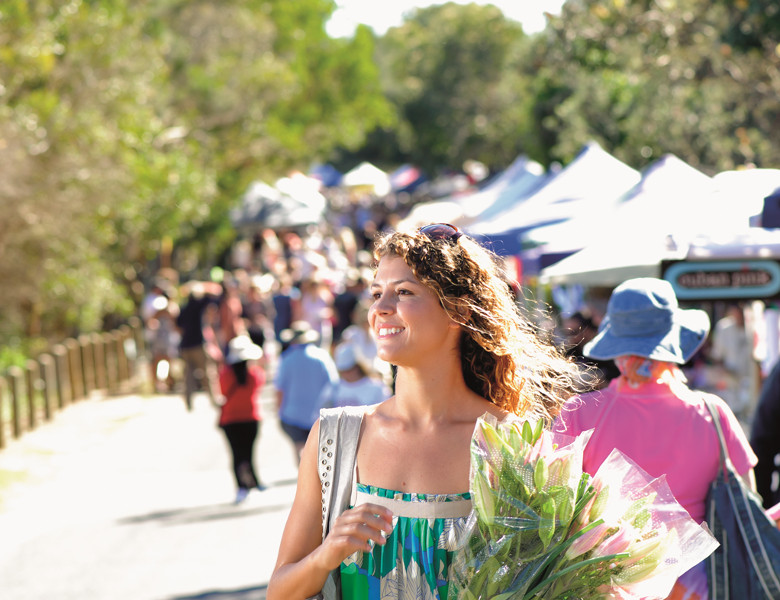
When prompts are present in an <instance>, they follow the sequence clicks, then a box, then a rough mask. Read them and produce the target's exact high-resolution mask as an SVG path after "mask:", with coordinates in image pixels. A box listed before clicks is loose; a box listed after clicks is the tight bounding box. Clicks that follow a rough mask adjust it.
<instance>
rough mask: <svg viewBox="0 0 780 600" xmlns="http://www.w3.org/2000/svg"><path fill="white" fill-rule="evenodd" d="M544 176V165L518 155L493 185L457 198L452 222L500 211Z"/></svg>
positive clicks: (465, 222) (535, 186)
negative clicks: (456, 212) (458, 209)
mask: <svg viewBox="0 0 780 600" xmlns="http://www.w3.org/2000/svg"><path fill="white" fill-rule="evenodd" d="M545 179H546V175H545V172H544V167H543V166H542V165H541V164H539V163H538V162H536V161H535V160H531V159H530V158H528V157H527V156H525V155H521V156H518V157H517V158H516V159H515V160H514V162H512V164H511V165H509V166H508V167H507V168H506V170H505V171H504V172H503V173H502V174H501V175H500V176H499V177H498V178H497V179H496V181H495V182H494V184H493V185H490V186H488V187H487V188H485V189H484V190H482V191H480V192H477V193H476V194H471V195H469V196H463V197H461V198H459V199H458V200H457V202H458V204H460V206H461V207H462V213H463V214H462V216H461V218H460V219H458V220H457V221H456V225H458V226H466V225H468V224H470V223H475V222H477V221H482V220H487V219H490V218H491V217H492V216H493V215H496V214H500V213H501V212H503V211H504V210H506V208H508V207H509V206H511V205H512V204H514V203H515V202H516V201H517V199H518V198H523V197H525V196H528V195H529V194H530V193H532V192H534V191H536V190H537V189H538V188H539V187H541V185H542V183H543V182H544V181H545Z"/></svg>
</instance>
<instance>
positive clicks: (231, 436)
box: [219, 335, 265, 504]
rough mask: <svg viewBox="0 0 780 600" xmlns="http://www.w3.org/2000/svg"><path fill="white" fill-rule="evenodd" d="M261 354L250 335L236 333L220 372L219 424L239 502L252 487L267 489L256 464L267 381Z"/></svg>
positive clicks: (237, 502)
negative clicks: (256, 451) (262, 403)
mask: <svg viewBox="0 0 780 600" xmlns="http://www.w3.org/2000/svg"><path fill="white" fill-rule="evenodd" d="M262 357H263V350H262V349H261V348H260V346H257V345H256V344H254V343H253V342H252V340H251V339H250V337H249V336H248V335H239V336H236V337H234V338H233V339H232V340H230V342H229V343H228V346H227V354H226V355H225V364H224V365H222V368H221V369H220V372H219V387H220V390H221V391H222V396H223V398H224V400H223V402H222V406H221V410H220V416H219V426H220V428H221V429H222V431H223V432H224V433H225V437H226V438H227V441H228V444H229V446H230V452H231V456H232V459H233V475H234V476H235V480H236V487H237V491H236V501H235V502H236V504H239V503H240V502H243V501H244V500H245V499H246V497H247V495H248V494H249V490H251V489H252V488H257V489H258V490H261V491H262V490H264V489H265V485H263V483H262V482H261V481H260V479H259V478H258V477H257V474H256V471H255V467H254V447H255V441H256V440H257V436H258V434H259V433H260V425H261V423H262V421H263V413H262V408H261V401H260V392H261V391H262V389H263V386H264V385H265V371H264V370H263V369H262V367H260V366H259V365H257V364H256V363H255V362H254V361H257V360H259V359H261V358H262Z"/></svg>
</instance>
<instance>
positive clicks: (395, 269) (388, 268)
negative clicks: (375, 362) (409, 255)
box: [368, 255, 460, 366]
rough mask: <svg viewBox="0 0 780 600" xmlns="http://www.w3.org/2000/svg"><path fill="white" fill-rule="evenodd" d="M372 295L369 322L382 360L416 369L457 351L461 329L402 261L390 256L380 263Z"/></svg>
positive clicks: (434, 295)
mask: <svg viewBox="0 0 780 600" xmlns="http://www.w3.org/2000/svg"><path fill="white" fill-rule="evenodd" d="M371 295H372V298H373V299H374V303H373V304H372V306H371V309H370V310H369V314H368V321H369V323H370V324H371V329H372V331H373V332H374V336H375V338H376V342H377V354H378V356H379V358H381V359H383V360H386V361H388V362H390V363H392V364H395V365H399V366H402V365H404V366H415V365H419V364H422V363H423V362H424V361H426V360H430V359H431V358H435V357H436V356H439V357H441V352H442V351H447V350H455V349H456V348H457V342H458V337H459V329H460V327H459V326H458V325H457V324H456V323H455V322H454V321H453V320H452V319H450V317H449V315H448V314H447V312H446V311H445V310H444V309H443V308H442V306H441V304H440V303H439V299H438V297H437V296H436V294H435V293H434V292H433V291H432V290H431V289H430V288H428V287H426V286H425V285H423V284H422V283H420V281H419V280H418V279H417V278H416V277H415V276H414V273H413V272H412V270H411V269H410V268H409V265H407V264H406V262H405V261H404V260H403V259H402V258H400V257H397V256H392V255H390V256H385V257H383V258H382V259H381V260H380V261H379V267H378V268H377V271H376V276H375V278H374V282H373V283H372V285H371Z"/></svg>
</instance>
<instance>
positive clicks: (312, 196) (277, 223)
mask: <svg viewBox="0 0 780 600" xmlns="http://www.w3.org/2000/svg"><path fill="white" fill-rule="evenodd" d="M301 177H303V178H304V179H306V180H308V179H309V178H306V177H305V176H301ZM325 204H326V200H325V197H324V196H323V195H322V194H320V193H319V192H318V191H317V190H316V189H314V187H313V184H312V183H309V182H307V181H304V180H303V179H301V178H298V177H292V178H284V179H280V180H279V181H277V182H276V185H275V186H271V185H268V184H267V183H265V182H263V181H253V182H252V183H251V184H250V185H249V187H248V188H247V190H246V192H244V195H243V196H242V198H241V203H240V204H239V206H237V207H235V208H234V209H232V210H231V211H230V221H231V223H232V225H233V227H235V228H236V229H238V230H249V231H251V230H254V229H256V228H258V227H267V228H269V229H284V228H288V227H302V226H305V225H311V224H314V223H318V222H320V221H321V220H322V217H323V214H324V211H325Z"/></svg>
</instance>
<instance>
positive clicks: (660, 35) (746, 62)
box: [529, 0, 780, 172]
mask: <svg viewBox="0 0 780 600" xmlns="http://www.w3.org/2000/svg"><path fill="white" fill-rule="evenodd" d="M746 8H747V3H746V2H743V3H742V8H740V3H737V4H732V3H730V2H729V3H727V2H722V3H713V2H709V1H705V0H664V1H657V2H655V1H654V2H650V1H646V2H625V1H623V0H581V1H578V2H569V3H567V4H566V5H565V6H564V10H563V12H562V14H561V16H560V17H559V18H555V19H553V21H552V22H551V23H550V25H549V26H548V28H547V29H546V31H545V32H544V33H543V34H542V35H541V36H539V37H538V38H537V39H536V40H535V48H534V50H533V55H532V60H531V61H529V65H532V66H531V68H532V69H533V71H534V72H535V73H536V80H535V85H536V94H535V95H536V106H535V108H534V112H535V115H536V117H537V127H538V133H539V137H540V138H542V139H544V140H545V143H544V145H543V150H544V154H543V155H542V156H541V158H542V160H545V161H546V162H549V161H550V160H562V161H567V160H570V159H571V158H572V157H573V156H574V155H575V154H576V152H577V151H578V149H579V148H580V147H581V146H582V144H583V143H585V142H586V141H588V140H589V139H595V140H597V141H598V142H599V143H601V144H602V145H603V146H604V147H605V148H607V149H608V150H609V151H610V152H612V153H613V154H615V155H616V156H617V157H619V158H621V159H622V160H624V161H625V162H627V163H628V164H631V165H634V166H637V167H641V166H644V165H646V164H647V163H649V162H651V161H653V160H655V159H657V158H658V157H659V156H660V155H662V154H664V153H666V152H671V153H673V154H676V155H677V156H679V157H680V158H682V159H683V160H685V161H687V162H689V163H690V164H692V165H694V166H696V167H698V168H700V169H703V170H705V171H710V172H715V171H719V170H725V169H733V168H736V167H738V166H740V165H744V164H757V165H758V166H776V165H777V164H778V162H780V153H779V151H780V148H778V145H777V143H776V142H775V141H774V140H772V136H771V132H772V130H773V127H774V128H776V127H777V119H778V104H777V97H778V95H777V94H778V91H779V90H778V87H777V86H778V77H777V75H778V55H777V48H773V47H771V45H769V44H765V45H764V46H763V47H760V48H754V47H748V48H746V47H745V44H743V45H742V47H735V46H732V45H730V44H729V38H730V37H733V32H734V31H748V30H750V31H755V30H756V29H750V28H747V27H743V26H741V25H740V24H742V25H744V24H745V23H748V22H749V21H750V20H751V19H753V20H754V21H755V16H753V17H751V15H749V14H748V13H747V11H746ZM752 27H755V23H754V25H753V26H752ZM747 46H750V44H747Z"/></svg>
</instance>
